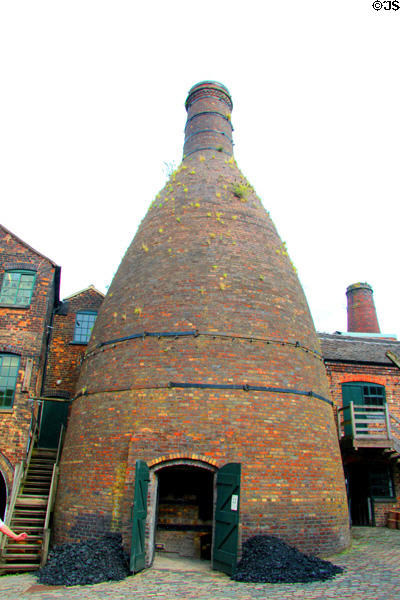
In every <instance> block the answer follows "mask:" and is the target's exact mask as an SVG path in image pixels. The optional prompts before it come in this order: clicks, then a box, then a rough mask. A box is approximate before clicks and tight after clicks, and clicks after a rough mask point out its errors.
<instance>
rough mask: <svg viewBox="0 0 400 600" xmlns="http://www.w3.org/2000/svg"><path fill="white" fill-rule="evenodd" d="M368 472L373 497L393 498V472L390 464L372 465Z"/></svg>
mask: <svg viewBox="0 0 400 600" xmlns="http://www.w3.org/2000/svg"><path fill="white" fill-rule="evenodd" d="M368 474H369V489H370V494H371V496H372V497H373V498H393V496H394V487H393V480H392V473H391V470H390V467H389V466H388V465H379V464H374V465H371V466H370V468H369V473H368Z"/></svg>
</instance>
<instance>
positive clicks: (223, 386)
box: [169, 381, 333, 406]
mask: <svg viewBox="0 0 400 600" xmlns="http://www.w3.org/2000/svg"><path fill="white" fill-rule="evenodd" d="M169 387H171V388H197V389H204V390H205V389H212V390H244V391H245V392H274V393H276V394H295V395H296V396H310V397H312V398H317V399H318V400H322V401H323V402H326V403H327V404H329V405H330V406H333V402H332V400H329V399H328V398H325V397H324V396H321V395H320V394H316V393H315V392H313V391H312V390H310V391H307V392H306V391H304V390H296V389H293V388H275V387H266V386H263V385H250V384H247V383H245V384H243V385H237V384H236V385H235V384H228V383H177V382H175V381H170V382H169Z"/></svg>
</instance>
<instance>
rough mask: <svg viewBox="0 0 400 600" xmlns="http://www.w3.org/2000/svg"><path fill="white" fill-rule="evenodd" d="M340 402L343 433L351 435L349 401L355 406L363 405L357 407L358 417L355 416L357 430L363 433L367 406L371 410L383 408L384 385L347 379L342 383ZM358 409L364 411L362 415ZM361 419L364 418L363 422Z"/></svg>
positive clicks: (384, 401)
mask: <svg viewBox="0 0 400 600" xmlns="http://www.w3.org/2000/svg"><path fill="white" fill-rule="evenodd" d="M342 402H343V419H344V433H345V436H350V437H352V436H353V430H352V426H351V420H352V417H351V412H350V402H353V404H354V405H355V406H358V407H365V408H364V409H363V408H361V409H360V408H358V418H357V432H356V434H358V433H363V431H362V430H365V431H366V430H367V422H366V420H367V416H368V408H369V407H370V408H372V410H379V408H380V407H382V410H384V406H385V404H386V393H385V386H383V385H380V384H378V383H371V382H368V381H348V382H345V383H342ZM360 411H363V412H364V413H365V416H364V417H363V416H362V414H360ZM363 419H365V423H363V422H362V421H363Z"/></svg>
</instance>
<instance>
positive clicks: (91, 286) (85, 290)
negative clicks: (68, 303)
mask: <svg viewBox="0 0 400 600" xmlns="http://www.w3.org/2000/svg"><path fill="white" fill-rule="evenodd" d="M89 291H93V292H96V294H99V295H100V296H103V298H104V294H103V292H100V291H99V290H98V289H96V288H95V287H94V285H89V286H88V287H87V288H85V289H84V290H80V291H79V292H75V293H74V294H71V295H70V296H67V297H66V298H64V301H65V300H71V298H75V297H76V296H80V295H81V294H84V293H85V292H89Z"/></svg>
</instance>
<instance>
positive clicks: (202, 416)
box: [56, 82, 349, 562]
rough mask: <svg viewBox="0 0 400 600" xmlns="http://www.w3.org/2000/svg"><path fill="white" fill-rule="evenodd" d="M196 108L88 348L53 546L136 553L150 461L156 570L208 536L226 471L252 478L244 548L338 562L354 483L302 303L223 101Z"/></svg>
mask: <svg viewBox="0 0 400 600" xmlns="http://www.w3.org/2000/svg"><path fill="white" fill-rule="evenodd" d="M186 108H187V111H188V121H187V125H186V130H185V146H184V158H183V161H182V164H181V165H180V167H179V168H178V169H177V170H176V172H175V173H173V174H172V176H171V177H170V179H169V181H168V183H167V184H166V186H165V187H164V189H163V190H162V191H161V192H160V194H158V196H157V197H156V199H155V201H154V202H153V204H152V205H151V207H150V209H149V211H148V213H147V215H146V217H145V218H144V220H143V222H142V223H141V225H140V227H139V229H138V231H137V233H136V236H135V238H134V240H133V242H132V244H131V246H130V247H129V249H128V250H127V252H126V254H125V256H124V258H123V260H122V262H121V265H120V267H119V269H118V272H117V273H116V275H115V277H114V280H113V282H112V284H111V286H110V289H109V292H108V294H107V296H106V298H105V300H104V303H103V306H102V308H101V311H100V313H99V315H98V318H97V322H96V325H95V328H94V331H93V335H92V338H91V341H90V343H89V347H88V351H87V355H86V358H85V361H84V364H83V367H82V373H81V379H80V384H79V388H80V390H81V395H80V396H79V397H78V398H77V399H76V400H75V401H74V404H73V409H72V415H71V419H70V423H69V427H68V431H67V438H66V443H65V448H64V452H63V458H62V463H61V474H60V487H59V494H58V499H57V507H56V508H57V511H56V537H57V540H58V541H63V540H77V539H82V538H85V537H90V536H93V535H98V534H100V533H103V532H104V531H109V530H112V531H122V532H123V534H124V540H125V544H126V545H127V546H130V544H131V531H130V519H131V506H132V503H133V495H134V480H135V464H136V462H135V461H136V460H138V459H140V460H142V461H144V462H145V463H146V464H147V466H148V467H149V469H150V487H149V499H148V514H147V546H146V548H147V562H150V560H151V558H152V548H153V546H154V541H155V542H156V543H157V540H160V539H161V540H162V543H160V544H158V546H159V547H163V548H164V549H166V550H168V549H171V548H172V547H173V546H174V541H173V539H172V538H173V536H174V535H175V536H177V537H176V539H178V537H179V536H181V537H180V538H179V540H180V542H179V544H180V547H183V545H184V544H186V542H187V540H188V536H189V533H190V534H191V535H192V538H191V539H192V540H193V544H194V547H195V545H196V543H197V542H198V540H196V535H197V534H196V532H200V533H201V531H202V529H201V528H202V527H203V529H204V530H205V531H208V532H209V534H210V535H211V536H213V535H214V533H213V532H214V525H213V516H212V514H213V509H210V510H209V512H208V514H207V515H205V512H207V511H205V510H204V509H202V508H201V507H202V505H203V504H204V502H205V501H206V500H207V499H206V498H205V497H200V496H201V494H204V495H207V494H209V495H210V498H209V499H208V500H207V501H210V502H211V504H212V502H213V494H214V492H213V491H212V488H213V485H212V481H211V480H209V481H208V483H207V484H206V483H205V484H204V486H203V488H204V490H203V492H201V491H199V489H197V488H196V484H195V480H196V478H197V481H200V479H201V477H202V476H203V475H204V476H205V473H207V474H211V475H210V477H214V478H215V476H216V474H218V472H219V470H220V468H221V467H222V466H223V465H225V464H226V463H240V464H241V468H242V475H241V492H240V516H239V523H240V536H241V539H242V541H243V540H244V539H246V538H247V537H249V536H250V535H252V534H254V533H260V532H264V533H268V534H277V535H279V536H280V537H283V538H285V539H286V540H289V541H290V542H291V543H294V544H296V545H297V546H298V547H299V548H301V549H303V550H307V551H313V552H318V553H329V552H332V551H337V550H340V549H342V548H344V547H345V546H346V545H347V544H348V541H349V533H348V513H347V502H346V495H345V487H344V478H343V471H342V465H341V459H340V453H339V447H338V441H337V433H336V428H335V423H334V417H333V411H332V406H331V404H330V400H329V388H328V382H327V378H326V374H325V369H324V365H323V361H322V357H321V354H320V348H319V342H318V340H317V336H316V333H315V329H314V325H313V322H312V319H311V316H310V312H309V309H308V306H307V302H306V299H305V296H304V293H303V291H302V288H301V285H300V283H299V280H298V277H297V275H296V271H295V268H294V266H293V264H292V263H291V260H290V258H289V256H288V253H287V251H286V248H285V245H284V244H283V243H282V241H281V240H280V238H279V236H278V234H277V232H276V230H275V227H274V225H273V223H272V221H271V219H270V217H269V215H268V213H267V212H266V211H265V209H264V208H263V206H262V204H261V202H260V199H259V198H258V197H257V195H256V193H255V192H254V190H253V188H252V187H251V186H250V185H249V184H248V183H247V181H246V179H245V178H244V177H243V175H242V174H241V172H240V170H239V169H238V167H237V165H236V163H235V161H234V159H233V155H232V126H231V109H232V102H231V98H230V95H229V92H228V91H227V89H226V88H225V87H224V86H222V85H221V84H218V83H215V82H203V83H201V84H198V85H196V86H194V87H193V88H192V89H191V90H190V92H189V96H188V99H187V102H186ZM197 476H198V477H197ZM206 479H207V478H205V479H204V481H206ZM202 481H203V480H202ZM210 481H211V483H210ZM184 482H187V485H188V486H189V487H190V486H192V488H191V489H190V490H189V493H187V494H186V492H185V490H184V489H183V491H182V486H184ZM189 482H191V483H189ZM158 484H159V485H161V484H162V485H161V487H162V486H164V487H162V489H161V488H160V489H159V493H158V498H159V504H158V508H157V485H158ZM209 484H210V485H209ZM207 485H208V488H207ZM193 486H194V487H193ZM175 487H176V488H178V487H179V490H180V491H179V493H178V492H177V491H176V490H175ZM195 488H196V490H197V491H196V490H195ZM206 488H207V489H210V490H211V492H209V491H206ZM160 490H161V491H160ZM163 490H164V491H163ZM193 490H195V493H194V491H193ZM192 492H193V493H192ZM188 498H189V500H188ZM190 498H192V500H190ZM193 498H197V500H193ZM199 498H200V499H199ZM190 502H192V504H193V503H194V504H195V505H196V502H197V505H198V508H199V510H198V514H197V513H196V515H197V516H193V515H192V516H190V515H189V508H188V506H189V505H190ZM178 505H179V506H180V508H179V511H178V509H177V508H176V507H177V506H178ZM197 505H196V506H197ZM163 507H164V508H163ZM165 507H167V508H165ZM174 507H175V508H174ZM232 510H235V507H234V506H233V505H232ZM163 511H164V512H163ZM168 511H169V513H168ZM174 511H175V512H174ZM182 511H183V512H182ZM185 511H187V512H185ZM195 512H196V511H195ZM167 513H168V514H167ZM202 514H203V516H201V515H202ZM171 515H172V516H171ZM162 518H164V521H162V522H161V519H162ZM168 519H169V520H168ZM185 527H186V529H185ZM161 534H162V535H163V536H164V537H162V535H161ZM167 534H168V535H167ZM160 536H161V537H160ZM239 541H240V540H239ZM211 543H212V544H214V545H215V540H214V538H213V539H212V542H211Z"/></svg>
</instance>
